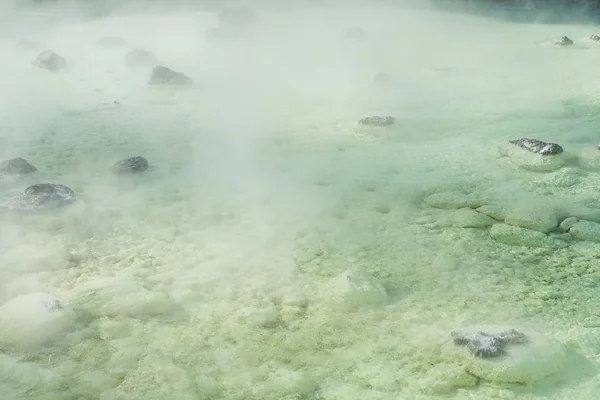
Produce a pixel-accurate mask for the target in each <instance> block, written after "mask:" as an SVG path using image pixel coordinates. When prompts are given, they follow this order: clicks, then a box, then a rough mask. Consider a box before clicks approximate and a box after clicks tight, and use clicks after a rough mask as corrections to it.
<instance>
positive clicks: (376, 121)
mask: <svg viewBox="0 0 600 400" xmlns="http://www.w3.org/2000/svg"><path fill="white" fill-rule="evenodd" d="M394 122H396V118H395V117H390V116H379V115H375V116H372V117H364V118H361V119H360V120H359V121H358V124H359V125H368V126H389V125H393V124H394Z"/></svg>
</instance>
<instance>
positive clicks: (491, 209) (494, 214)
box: [476, 204, 508, 221]
mask: <svg viewBox="0 0 600 400" xmlns="http://www.w3.org/2000/svg"><path fill="white" fill-rule="evenodd" d="M476 210H477V212H479V213H481V214H483V215H487V216H488V217H490V218H493V219H495V220H496V221H504V218H506V215H507V214H508V209H507V208H506V207H504V206H499V205H496V204H486V205H484V206H481V207H478V208H476Z"/></svg>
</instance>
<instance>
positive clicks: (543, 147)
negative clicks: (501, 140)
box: [509, 138, 563, 156]
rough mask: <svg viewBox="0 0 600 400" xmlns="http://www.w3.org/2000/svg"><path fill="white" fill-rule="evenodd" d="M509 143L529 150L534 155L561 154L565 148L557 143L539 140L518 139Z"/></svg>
mask: <svg viewBox="0 0 600 400" xmlns="http://www.w3.org/2000/svg"><path fill="white" fill-rule="evenodd" d="M509 143H512V144H514V145H517V146H519V147H521V148H523V149H525V150H529V151H530V152H532V153H536V154H541V155H544V156H545V155H551V154H560V153H562V152H563V148H562V147H561V146H560V145H558V144H556V143H547V142H542V141H541V140H537V139H527V138H524V139H517V140H510V141H509Z"/></svg>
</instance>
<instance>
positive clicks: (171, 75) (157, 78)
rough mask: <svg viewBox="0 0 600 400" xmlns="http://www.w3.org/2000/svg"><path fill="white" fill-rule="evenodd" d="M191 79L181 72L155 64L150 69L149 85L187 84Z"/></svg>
mask: <svg viewBox="0 0 600 400" xmlns="http://www.w3.org/2000/svg"><path fill="white" fill-rule="evenodd" d="M191 83H192V79H191V78H189V77H188V76H187V75H185V74H184V73H181V72H176V71H173V70H172V69H170V68H167V67H163V66H162V65H157V66H155V67H154V68H153V69H152V72H151V74H150V78H149V79H148V84H149V85H189V84H191Z"/></svg>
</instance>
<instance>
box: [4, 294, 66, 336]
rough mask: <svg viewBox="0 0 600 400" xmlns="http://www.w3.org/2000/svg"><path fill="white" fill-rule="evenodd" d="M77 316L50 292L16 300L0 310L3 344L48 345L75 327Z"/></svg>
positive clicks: (29, 295) (24, 296) (28, 295)
mask: <svg viewBox="0 0 600 400" xmlns="http://www.w3.org/2000/svg"><path fill="white" fill-rule="evenodd" d="M74 320H75V314H74V312H73V310H72V309H71V307H70V306H69V305H68V304H67V303H66V302H65V301H63V300H61V299H59V298H56V297H54V296H52V295H49V294H47V293H29V294H25V295H21V296H18V297H15V298H14V299H12V300H10V301H9V302H7V303H5V304H3V305H2V306H1V307H0V326H2V329H0V343H5V344H8V345H13V346H19V347H31V346H39V345H42V344H46V343H48V342H49V341H51V340H53V339H56V338H60V335H61V334H63V333H64V332H65V331H66V330H68V329H69V328H70V327H71V326H73V322H74Z"/></svg>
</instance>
